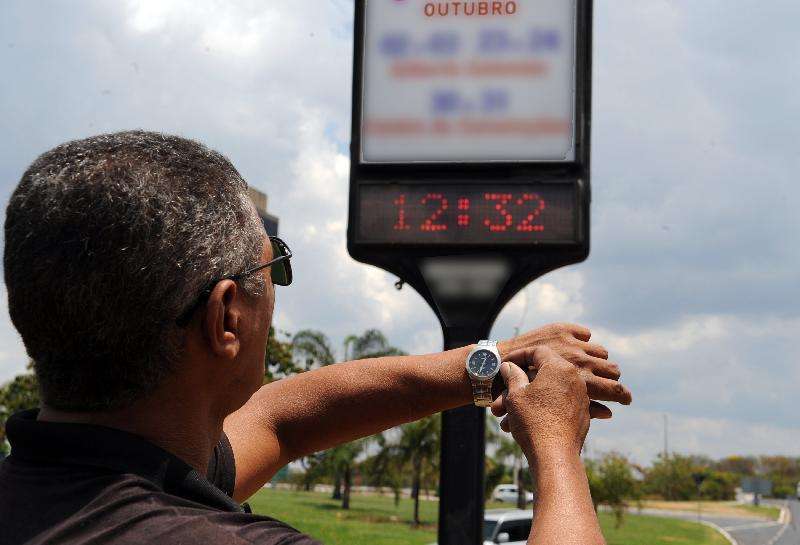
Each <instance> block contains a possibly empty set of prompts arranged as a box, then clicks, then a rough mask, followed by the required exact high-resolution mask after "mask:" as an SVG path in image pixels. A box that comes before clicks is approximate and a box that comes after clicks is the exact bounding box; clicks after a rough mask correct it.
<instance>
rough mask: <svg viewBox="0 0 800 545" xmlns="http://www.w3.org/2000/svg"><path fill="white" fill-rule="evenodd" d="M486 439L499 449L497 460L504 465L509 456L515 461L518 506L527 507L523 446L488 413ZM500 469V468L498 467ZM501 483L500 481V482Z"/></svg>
mask: <svg viewBox="0 0 800 545" xmlns="http://www.w3.org/2000/svg"><path fill="white" fill-rule="evenodd" d="M486 440H487V442H490V441H491V442H493V443H494V444H495V445H496V446H497V449H496V450H495V453H494V456H495V461H496V462H498V463H500V465H502V462H503V461H506V460H508V459H509V458H511V459H512V461H513V464H514V465H513V469H512V475H513V479H514V484H516V485H517V508H518V509H525V508H526V507H527V498H526V497H525V492H526V490H525V483H526V481H527V479H526V474H527V473H526V467H525V461H526V459H525V454H524V453H523V452H522V448H520V446H519V445H518V444H517V442H516V441H514V440H513V439H511V438H510V437H509V436H508V435H507V434H505V433H503V432H501V431H500V424H499V423H498V421H497V419H496V418H493V417H491V416H490V415H489V414H488V413H487V415H486ZM498 471H499V469H498ZM498 484H500V483H498Z"/></svg>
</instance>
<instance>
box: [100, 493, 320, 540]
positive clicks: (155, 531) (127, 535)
mask: <svg viewBox="0 0 800 545" xmlns="http://www.w3.org/2000/svg"><path fill="white" fill-rule="evenodd" d="M142 499H144V498H142ZM146 500H147V501H146V504H144V505H143V504H140V505H139V506H138V507H135V508H132V509H126V508H123V509H121V510H119V511H118V512H115V513H111V512H109V513H108V518H107V520H106V521H105V522H104V523H103V522H101V521H98V522H99V523H100V525H101V526H106V528H104V529H103V531H104V532H105V531H109V532H110V533H111V534H112V535H120V536H121V537H122V536H123V535H124V539H120V540H119V541H111V543H119V544H120V545H128V544H131V545H133V544H137V545H138V544H139V543H143V542H152V543H156V542H157V543H158V544H159V545H171V544H173V543H176V544H177V543H220V544H225V545H249V544H258V545H273V544H274V545H319V543H318V542H317V541H315V540H313V539H312V538H310V537H309V536H307V535H305V534H302V533H301V532H300V531H298V530H297V529H295V528H293V527H291V526H289V525H288V524H285V523H283V522H281V521H279V520H275V519H272V518H270V517H266V516H261V515H255V514H251V513H233V512H226V511H221V510H216V509H212V508H209V507H207V506H204V505H200V504H196V503H194V502H192V501H190V500H186V499H184V498H180V497H176V496H171V495H169V494H166V493H164V492H151V493H149V494H148V497H147V498H146Z"/></svg>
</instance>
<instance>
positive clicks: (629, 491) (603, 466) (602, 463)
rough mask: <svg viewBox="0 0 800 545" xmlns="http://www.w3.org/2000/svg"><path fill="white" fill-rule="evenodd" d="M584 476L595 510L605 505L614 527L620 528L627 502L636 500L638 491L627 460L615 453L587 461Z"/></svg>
mask: <svg viewBox="0 0 800 545" xmlns="http://www.w3.org/2000/svg"><path fill="white" fill-rule="evenodd" d="M585 465H586V475H587V477H588V479H589V490H590V491H591V494H592V503H593V504H594V508H595V510H596V509H597V507H598V505H600V504H605V505H608V506H609V507H610V508H611V511H612V512H613V513H614V517H615V519H616V526H617V528H619V527H620V526H622V522H623V517H624V515H625V509H626V508H627V507H628V503H627V500H633V499H638V497H639V491H638V487H637V484H636V479H634V477H633V470H632V468H631V465H630V463H629V462H628V459H627V458H625V457H624V456H622V455H621V454H617V453H613V452H612V453H609V454H606V455H604V456H603V457H602V458H601V459H600V460H599V461H594V460H587V462H586V464H585Z"/></svg>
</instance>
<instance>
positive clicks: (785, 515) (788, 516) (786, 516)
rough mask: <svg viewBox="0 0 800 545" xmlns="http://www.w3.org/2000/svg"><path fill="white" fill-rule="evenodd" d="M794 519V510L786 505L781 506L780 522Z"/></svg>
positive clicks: (784, 522) (788, 521) (787, 522)
mask: <svg viewBox="0 0 800 545" xmlns="http://www.w3.org/2000/svg"><path fill="white" fill-rule="evenodd" d="M791 521H792V512H791V511H790V510H789V509H788V508H787V507H786V506H785V505H784V506H782V507H781V514H780V516H779V517H778V522H779V523H781V524H789V523H790V522H791Z"/></svg>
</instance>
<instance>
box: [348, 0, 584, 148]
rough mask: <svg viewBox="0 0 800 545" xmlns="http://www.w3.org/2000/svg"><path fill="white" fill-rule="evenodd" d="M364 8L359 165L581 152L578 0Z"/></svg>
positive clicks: (396, 1) (407, 2) (397, 0)
mask: <svg viewBox="0 0 800 545" xmlns="http://www.w3.org/2000/svg"><path fill="white" fill-rule="evenodd" d="M363 9H364V10H365V12H364V22H365V30H364V48H363V64H364V79H363V82H362V104H361V110H362V118H361V120H360V121H361V133H362V139H361V157H360V159H361V160H362V161H363V162H364V163H387V162H389V163H392V162H399V163H404V162H486V161H536V162H542V161H550V162H569V161H573V160H574V159H575V130H576V71H577V66H576V63H575V50H576V42H577V0H503V1H481V0H475V1H461V2H451V1H443V0H439V1H427V0H370V1H368V2H364V8H363Z"/></svg>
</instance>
